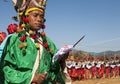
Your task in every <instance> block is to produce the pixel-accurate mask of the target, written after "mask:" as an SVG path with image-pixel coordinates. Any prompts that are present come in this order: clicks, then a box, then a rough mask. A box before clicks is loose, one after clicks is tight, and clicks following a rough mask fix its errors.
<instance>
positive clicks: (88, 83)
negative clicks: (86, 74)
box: [72, 78, 120, 84]
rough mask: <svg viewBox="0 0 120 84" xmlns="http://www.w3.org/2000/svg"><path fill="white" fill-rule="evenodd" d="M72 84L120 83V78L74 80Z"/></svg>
mask: <svg viewBox="0 0 120 84" xmlns="http://www.w3.org/2000/svg"><path fill="white" fill-rule="evenodd" d="M72 84H120V78H110V79H91V80H84V81H74V82H72Z"/></svg>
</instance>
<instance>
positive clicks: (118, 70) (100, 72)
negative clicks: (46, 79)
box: [66, 56, 120, 81]
mask: <svg viewBox="0 0 120 84" xmlns="http://www.w3.org/2000/svg"><path fill="white" fill-rule="evenodd" d="M66 67H67V71H68V74H69V76H70V77H71V79H72V81H75V80H87V79H100V78H116V77H119V76H120V60H119V57H110V58H109V59H108V58H106V60H104V59H102V58H101V57H98V58H97V59H96V60H95V59H94V57H89V58H87V59H86V58H75V59H74V57H73V56H71V57H69V58H68V59H67V60H66Z"/></svg>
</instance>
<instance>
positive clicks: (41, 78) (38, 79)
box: [31, 73, 47, 84]
mask: <svg viewBox="0 0 120 84" xmlns="http://www.w3.org/2000/svg"><path fill="white" fill-rule="evenodd" d="M46 75H47V74H46V73H42V74H35V76H34V78H33V81H32V83H31V84H40V83H42V82H43V81H44V80H45V78H46Z"/></svg>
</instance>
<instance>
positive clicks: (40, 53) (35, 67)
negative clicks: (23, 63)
mask: <svg viewBox="0 0 120 84" xmlns="http://www.w3.org/2000/svg"><path fill="white" fill-rule="evenodd" d="M39 39H40V40H41V41H42V38H39ZM32 41H33V39H32ZM42 51H43V46H42V45H41V44H40V49H39V50H38V53H37V57H36V60H35V63H34V66H33V70H32V78H31V80H30V84H31V82H32V80H33V78H34V76H35V72H36V70H37V68H38V67H39V65H40V59H41V56H42Z"/></svg>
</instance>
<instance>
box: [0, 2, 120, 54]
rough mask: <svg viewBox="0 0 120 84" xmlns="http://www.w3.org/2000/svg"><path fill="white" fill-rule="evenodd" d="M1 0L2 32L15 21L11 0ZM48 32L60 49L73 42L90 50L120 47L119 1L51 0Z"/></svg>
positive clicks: (82, 48)
mask: <svg viewBox="0 0 120 84" xmlns="http://www.w3.org/2000/svg"><path fill="white" fill-rule="evenodd" d="M7 1H8V2H4V0H0V11H1V12H0V31H6V28H7V26H8V25H9V24H11V23H15V22H14V21H13V20H12V19H11V18H10V17H11V16H14V15H17V14H16V12H15V10H14V9H13V6H12V2H11V0H7ZM45 18H46V29H45V31H46V33H47V35H48V36H49V37H50V38H51V39H52V40H53V41H54V43H55V44H56V46H57V47H58V48H60V47H61V46H63V45H71V44H74V43H75V42H76V41H77V40H79V39H80V38H81V37H82V36H83V35H86V36H85V38H84V39H83V40H82V41H81V42H80V43H79V44H78V45H77V46H76V47H75V49H78V50H84V51H88V52H101V51H105V50H113V51H116V50H120V0H48V2H47V8H46V15H45Z"/></svg>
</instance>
